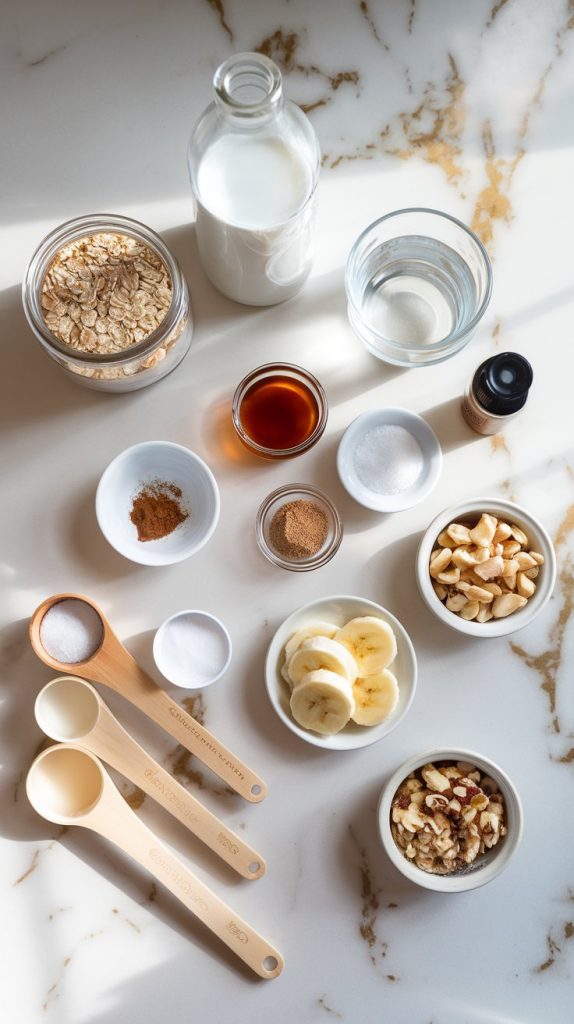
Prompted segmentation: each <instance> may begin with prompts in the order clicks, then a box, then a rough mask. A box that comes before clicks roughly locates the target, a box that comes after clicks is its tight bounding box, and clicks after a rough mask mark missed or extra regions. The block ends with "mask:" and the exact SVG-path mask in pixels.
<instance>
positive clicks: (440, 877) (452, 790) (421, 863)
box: [378, 748, 522, 892]
mask: <svg viewBox="0 0 574 1024" xmlns="http://www.w3.org/2000/svg"><path fill="white" fill-rule="evenodd" d="M378 818H379V831H380V835H381V839H382V842H383V846H384V848H385V850H386V852H387V854H388V856H389V857H390V859H391V861H392V862H393V864H394V865H395V867H396V868H398V870H399V871H401V872H402V874H403V875H405V876H406V878H409V879H410V880H411V881H412V882H415V883H416V884H417V885H420V886H422V887H423V888H425V889H433V890H435V891H437V892H467V891H468V890H470V889H476V888H478V887H479V886H481V885H485V884H486V883H487V882H491V881H492V880H493V878H496V876H497V875H499V874H500V872H501V871H503V870H504V868H506V867H507V865H508V863H509V861H510V860H511V858H512V857H513V855H514V853H515V852H516V849H517V847H518V844H519V843H520V839H521V837H522V807H521V803H520V798H519V796H518V793H517V791H516V789H515V787H514V785H513V783H512V782H511V781H510V779H509V778H508V776H507V775H506V774H505V772H503V771H502V769H501V768H499V767H498V765H496V764H494V762H493V761H490V760H488V758H486V757H483V756H482V755H481V754H476V753H474V751H471V750H462V749H458V748H444V749H441V748H437V749H434V750H428V751H426V752H425V753H423V754H419V755H417V756H416V757H411V758H409V760H408V761H405V763H404V764H402V765H401V767H400V768H398V769H397V771H396V772H394V774H393V775H392V776H391V778H390V779H389V781H388V782H387V784H386V785H385V787H384V789H383V791H382V793H381V797H380V801H379V811H378Z"/></svg>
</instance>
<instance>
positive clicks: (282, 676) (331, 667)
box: [265, 595, 417, 750]
mask: <svg viewBox="0 0 574 1024" xmlns="http://www.w3.org/2000/svg"><path fill="white" fill-rule="evenodd" d="M265 682H266V686H267V692H268V694H269V699H270V701H271V703H272V705H273V707H274V708H275V711H276V712H277V714H278V716H279V718H280V719H281V721H282V722H283V723H284V724H285V725H286V726H287V728H288V729H290V730H291V732H294V733H295V734H296V735H297V736H300V737H301V739H303V740H305V741H306V742H307V743H312V744H313V745H314V746H317V747H325V748H327V749H330V750H353V749H356V748H357V747H366V746H369V745H370V744H371V743H376V742H377V741H378V740H380V739H382V738H383V736H386V735H387V734H388V733H389V732H391V730H392V729H394V728H395V726H397V725H398V724H399V722H400V721H401V719H402V718H404V716H405V715H406V713H407V711H408V709H409V707H410V706H411V703H412V700H413V697H414V694H415V689H416V683H417V660H416V655H415V651H414V647H413V645H412V642H411V639H410V637H409V635H408V633H407V632H406V630H405V628H404V626H402V625H401V623H400V622H399V621H398V619H396V618H395V616H394V615H391V613H390V612H388V611H387V610H386V608H383V607H382V606H381V605H379V604H376V603H375V602H374V601H367V600H364V599H363V598H361V597H351V596H348V595H340V596H339V595H337V596H335V597H326V598H322V599H321V600H319V601H313V602H312V603H311V604H307V605H305V606H304V607H303V608H299V609H298V610H297V611H296V612H293V614H292V615H290V616H289V618H287V619H285V621H284V622H283V623H282V625H281V626H280V627H279V629H278V630H277V632H276V633H275V636H274V637H273V640H272V641H271V644H270V646H269V651H268V653H267V660H266V664H265Z"/></svg>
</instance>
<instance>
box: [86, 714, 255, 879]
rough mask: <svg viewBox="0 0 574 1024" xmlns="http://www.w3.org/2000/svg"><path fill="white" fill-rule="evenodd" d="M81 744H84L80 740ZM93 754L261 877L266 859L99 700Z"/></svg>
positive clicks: (235, 864) (248, 873) (225, 856)
mask: <svg viewBox="0 0 574 1024" xmlns="http://www.w3.org/2000/svg"><path fill="white" fill-rule="evenodd" d="M78 745H79V746H82V745H84V744H83V741H82V740H80V741H79V744H78ZM85 745H86V746H87V747H88V749H89V750H91V751H92V753H93V754H96V755H97V756H98V757H101V758H102V760H103V761H107V763H108V764H110V765H111V766H112V768H115V769H116V770H117V771H119V772H121V773H122V775H125V776H126V778H128V779H130V781H131V782H133V783H135V785H136V786H140V787H141V789H143V790H144V792H145V793H147V794H148V795H149V796H151V797H153V799H154V800H156V801H157V803H158V804H161V806H162V807H165V809H166V810H167V811H169V812H170V814H172V815H173V816H174V818H177V819H178V821H181V823H182V824H183V825H185V826H186V827H187V828H188V829H189V830H190V832H193V834H194V835H196V836H197V837H198V838H199V839H201V840H202V841H203V842H204V843H205V844H206V846H209V848H210V849H211V850H213V851H214V852H215V853H216V854H217V855H218V856H219V857H221V858H222V860H224V861H226V862H227V863H228V864H230V865H231V867H232V868H234V869H235V870H236V871H238V872H239V874H240V875H243V877H244V878H249V879H252V880H254V879H256V878H261V875H263V874H264V872H265V861H264V860H263V857H261V856H260V854H258V853H257V852H256V851H255V850H252V849H251V847H250V846H248V845H247V843H245V842H243V840H242V839H240V837H239V836H238V835H236V834H235V832H233V831H232V830H231V829H230V828H228V827H227V826H226V825H224V824H223V822H222V821H220V820H219V818H217V817H216V816H215V814H212V813H211V811H209V810H208V809H207V807H204V805H203V804H202V803H200V801H199V800H197V799H196V798H195V797H194V796H193V795H192V794H191V793H188V791H187V790H186V789H184V787H183V786H181V785H180V784H179V782H176V780H175V779H174V778H172V776H171V775H170V774H169V772H167V771H166V770H165V769H164V768H162V767H161V765H159V764H158V763H157V761H154V759H153V757H150V755H149V754H148V753H147V752H146V751H145V750H144V749H143V747H141V746H140V744H139V743H137V742H136V740H134V738H133V737H132V736H130V734H129V733H128V732H127V731H126V730H125V729H124V727H123V726H122V725H120V723H119V722H118V721H117V719H116V718H115V717H114V716H113V715H112V714H111V712H110V711H109V709H108V708H107V707H106V705H105V704H104V703H103V701H100V714H99V718H98V724H97V726H96V728H95V729H94V730H93V731H92V732H91V733H90V734H89V736H88V737H87V739H86V744H85Z"/></svg>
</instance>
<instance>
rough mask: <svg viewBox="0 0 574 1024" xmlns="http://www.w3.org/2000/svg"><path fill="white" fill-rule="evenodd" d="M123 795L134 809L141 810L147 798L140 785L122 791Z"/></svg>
mask: <svg viewBox="0 0 574 1024" xmlns="http://www.w3.org/2000/svg"><path fill="white" fill-rule="evenodd" d="M122 796H123V798H124V800H125V802H126V803H127V805H128V807H131V809H132V811H137V810H139V808H140V807H141V805H142V804H143V802H144V800H145V793H144V791H143V789H140V788H139V786H132V787H131V788H130V789H128V790H127V792H122Z"/></svg>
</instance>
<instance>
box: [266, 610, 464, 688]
mask: <svg viewBox="0 0 574 1024" xmlns="http://www.w3.org/2000/svg"><path fill="white" fill-rule="evenodd" d="M465 600H466V599H465ZM281 675H282V676H283V679H284V680H285V682H286V683H287V686H288V687H289V689H290V690H292V689H293V683H292V682H291V676H290V675H289V669H288V667H287V662H286V661H284V662H283V665H282V668H281Z"/></svg>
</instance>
